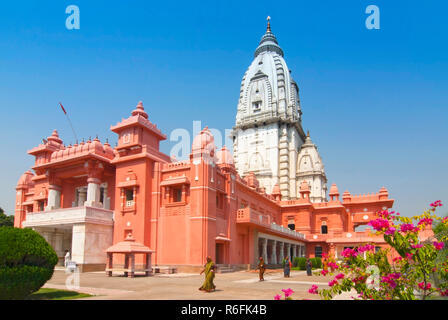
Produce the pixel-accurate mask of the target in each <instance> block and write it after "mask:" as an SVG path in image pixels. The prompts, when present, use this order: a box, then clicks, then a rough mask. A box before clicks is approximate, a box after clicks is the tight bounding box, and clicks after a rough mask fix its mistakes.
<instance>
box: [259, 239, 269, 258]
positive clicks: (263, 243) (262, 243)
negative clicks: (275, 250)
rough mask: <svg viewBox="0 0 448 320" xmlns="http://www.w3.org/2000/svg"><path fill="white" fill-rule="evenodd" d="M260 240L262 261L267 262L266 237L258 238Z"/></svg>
mask: <svg viewBox="0 0 448 320" xmlns="http://www.w3.org/2000/svg"><path fill="white" fill-rule="evenodd" d="M260 240H261V247H262V248H261V256H262V257H263V260H264V263H266V264H268V239H265V238H260Z"/></svg>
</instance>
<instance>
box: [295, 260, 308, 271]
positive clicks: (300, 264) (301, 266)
mask: <svg viewBox="0 0 448 320" xmlns="http://www.w3.org/2000/svg"><path fill="white" fill-rule="evenodd" d="M294 267H298V268H299V269H300V270H305V269H306V258H304V257H295V258H294Z"/></svg>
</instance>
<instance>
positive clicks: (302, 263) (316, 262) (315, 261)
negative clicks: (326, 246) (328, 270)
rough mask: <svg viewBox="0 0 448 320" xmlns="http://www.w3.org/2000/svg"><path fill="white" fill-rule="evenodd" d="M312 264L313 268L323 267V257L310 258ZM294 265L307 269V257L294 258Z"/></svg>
mask: <svg viewBox="0 0 448 320" xmlns="http://www.w3.org/2000/svg"><path fill="white" fill-rule="evenodd" d="M310 261H311V265H312V266H313V269H320V268H322V259H321V258H310ZM294 267H298V268H299V269H300V270H306V258H303V257H295V258H294Z"/></svg>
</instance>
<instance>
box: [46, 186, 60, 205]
mask: <svg viewBox="0 0 448 320" xmlns="http://www.w3.org/2000/svg"><path fill="white" fill-rule="evenodd" d="M48 190H49V191H48V203H47V207H46V208H45V211H50V210H54V209H59V208H60V207H61V187H59V186H55V185H50V186H49V187H48Z"/></svg>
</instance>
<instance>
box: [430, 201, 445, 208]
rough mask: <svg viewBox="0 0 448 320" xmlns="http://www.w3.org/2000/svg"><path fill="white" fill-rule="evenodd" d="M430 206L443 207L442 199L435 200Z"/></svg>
mask: <svg viewBox="0 0 448 320" xmlns="http://www.w3.org/2000/svg"><path fill="white" fill-rule="evenodd" d="M430 206H431V207H433V209H435V208H437V207H441V206H442V201H440V200H437V201H434V202H433V203H431V204H430Z"/></svg>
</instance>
